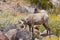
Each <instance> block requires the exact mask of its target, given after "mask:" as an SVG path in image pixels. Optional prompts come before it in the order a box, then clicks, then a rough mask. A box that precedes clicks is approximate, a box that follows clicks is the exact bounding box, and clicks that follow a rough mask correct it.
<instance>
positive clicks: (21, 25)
mask: <svg viewBox="0 0 60 40" xmlns="http://www.w3.org/2000/svg"><path fill="white" fill-rule="evenodd" d="M17 26H18V27H20V28H24V22H23V21H21V20H20V21H18V23H17Z"/></svg>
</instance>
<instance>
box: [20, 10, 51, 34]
mask: <svg viewBox="0 0 60 40" xmlns="http://www.w3.org/2000/svg"><path fill="white" fill-rule="evenodd" d="M48 18H49V16H48V12H47V11H45V10H40V11H39V13H36V14H29V15H27V16H26V17H24V18H23V19H21V20H22V21H23V22H24V24H25V26H26V25H29V31H32V35H33V26H34V25H41V24H43V26H44V27H45V29H46V30H47V34H49V33H50V28H49V25H48Z"/></svg>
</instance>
